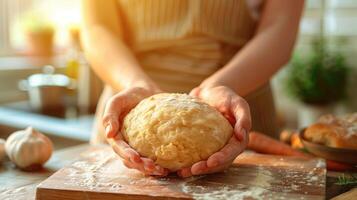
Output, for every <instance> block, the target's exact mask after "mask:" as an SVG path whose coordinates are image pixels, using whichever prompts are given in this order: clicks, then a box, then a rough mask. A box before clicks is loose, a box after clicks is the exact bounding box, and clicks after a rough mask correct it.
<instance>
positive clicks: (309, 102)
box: [285, 37, 348, 127]
mask: <svg viewBox="0 0 357 200" xmlns="http://www.w3.org/2000/svg"><path fill="white" fill-rule="evenodd" d="M347 74H348V66H347V65H346V63H345V59H344V57H343V56H342V55H341V54H340V53H339V52H332V51H330V50H329V49H327V47H326V43H325V40H324V39H323V38H321V37H319V38H316V39H315V40H314V41H313V43H312V52H311V53H310V54H309V55H308V56H307V57H305V58H302V57H300V56H297V55H295V56H294V57H293V59H292V62H291V63H290V65H289V67H288V72H287V79H286V84H285V89H286V91H287V93H288V94H289V95H290V96H292V97H294V98H296V99H298V100H299V101H300V102H302V106H301V108H299V109H298V123H299V127H305V126H307V125H309V124H311V123H313V122H315V121H316V120H317V118H318V117H320V116H321V115H323V114H327V113H332V112H333V111H334V109H335V107H336V105H337V104H338V103H339V102H340V101H341V100H342V99H343V98H344V97H345V95H346V86H347Z"/></svg>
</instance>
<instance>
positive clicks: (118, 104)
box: [103, 95, 124, 138]
mask: <svg viewBox="0 0 357 200" xmlns="http://www.w3.org/2000/svg"><path fill="white" fill-rule="evenodd" d="M123 99H124V97H123V96H121V95H115V96H113V97H112V98H111V99H110V100H109V101H108V102H107V104H106V106H105V109H104V114H103V126H104V128H105V134H106V135H107V137H108V138H113V137H115V136H116V135H117V133H118V131H119V129H120V125H119V117H120V116H121V115H122V112H123V110H124V100H123Z"/></svg>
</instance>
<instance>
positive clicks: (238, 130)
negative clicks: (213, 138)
mask: <svg viewBox="0 0 357 200" xmlns="http://www.w3.org/2000/svg"><path fill="white" fill-rule="evenodd" d="M190 95H191V96H194V97H196V98H199V99H201V100H202V101H204V102H206V103H208V104H209V105H211V106H212V107H214V108H216V109H217V110H218V111H220V112H221V113H222V115H224V116H225V117H226V118H227V119H228V121H229V122H230V123H231V124H232V126H233V127H234V134H233V136H232V137H231V138H230V140H229V141H228V143H227V144H226V145H225V146H224V147H223V148H222V149H221V150H220V151H218V152H216V153H214V154H212V155H211V156H210V157H209V158H208V159H207V160H205V161H200V162H197V163H195V164H193V165H192V166H191V167H187V168H183V169H181V170H179V171H178V172H177V174H178V175H179V176H181V177H189V176H192V175H201V174H209V173H214V172H218V171H222V170H224V169H226V168H228V167H229V166H230V165H231V164H232V162H233V161H234V159H235V158H236V157H237V156H238V155H239V154H240V153H241V152H243V150H244V149H245V148H246V146H247V144H248V138H249V137H248V132H249V130H250V128H251V118H250V111H249V105H248V103H247V102H246V101H245V100H244V99H243V98H242V97H240V96H238V95H237V94H236V93H235V92H234V91H233V90H231V89H230V88H228V87H225V86H216V87H206V88H200V87H197V88H195V89H193V90H192V91H191V93H190Z"/></svg>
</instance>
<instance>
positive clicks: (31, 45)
mask: <svg viewBox="0 0 357 200" xmlns="http://www.w3.org/2000/svg"><path fill="white" fill-rule="evenodd" d="M22 26H23V30H24V33H25V38H26V43H27V51H28V54H29V55H34V56H46V57H49V56H51V55H52V48H53V36H54V27H53V25H52V24H51V23H50V22H49V20H47V19H46V18H45V17H43V16H41V15H38V14H33V13H29V14H27V15H25V17H24V18H23V21H22Z"/></svg>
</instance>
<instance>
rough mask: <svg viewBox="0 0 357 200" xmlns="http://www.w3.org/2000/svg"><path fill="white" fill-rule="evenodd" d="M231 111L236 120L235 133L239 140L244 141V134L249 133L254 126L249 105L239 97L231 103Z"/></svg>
mask: <svg viewBox="0 0 357 200" xmlns="http://www.w3.org/2000/svg"><path fill="white" fill-rule="evenodd" d="M231 109H232V113H233V115H234V117H235V119H236V123H235V127H234V129H235V131H234V133H235V135H236V136H237V138H238V139H239V140H243V138H244V133H247V132H248V131H249V130H250V128H251V126H252V125H251V117H250V109H249V105H248V103H247V102H246V101H245V100H244V99H243V98H241V97H238V96H237V97H235V98H233V99H232V101H231ZM244 130H245V131H244Z"/></svg>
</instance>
